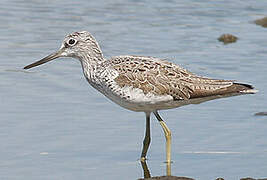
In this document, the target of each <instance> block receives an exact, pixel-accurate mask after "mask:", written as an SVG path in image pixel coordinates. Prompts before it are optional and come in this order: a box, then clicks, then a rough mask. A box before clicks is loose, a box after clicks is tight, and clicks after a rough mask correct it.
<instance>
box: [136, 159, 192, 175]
mask: <svg viewBox="0 0 267 180" xmlns="http://www.w3.org/2000/svg"><path fill="white" fill-rule="evenodd" d="M140 162H141V165H142V169H143V172H144V178H140V179H138V180H149V179H151V180H152V179H157V180H194V179H192V178H188V177H177V176H172V175H171V163H170V162H166V174H167V175H166V176H156V177H151V174H150V171H149V168H148V166H147V163H146V161H140Z"/></svg>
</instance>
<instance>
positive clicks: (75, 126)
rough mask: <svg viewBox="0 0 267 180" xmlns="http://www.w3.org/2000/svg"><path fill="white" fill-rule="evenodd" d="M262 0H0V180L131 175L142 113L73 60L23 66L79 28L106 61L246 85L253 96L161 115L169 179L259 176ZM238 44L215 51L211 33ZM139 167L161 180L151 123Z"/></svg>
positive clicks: (266, 43)
mask: <svg viewBox="0 0 267 180" xmlns="http://www.w3.org/2000/svg"><path fill="white" fill-rule="evenodd" d="M266 12H267V2H266V1H250V0H246V1H243V0H236V1H230V0H224V1H223V0H218V1H207V0H202V1H195V0H180V1H175V0H167V1H163V0H155V1H153V2H152V1H145V0H138V1H134V0H124V1H123V0H114V1H105V0H98V1H87V0H78V1H70V0H66V1H63V0H44V1H43V0H42V1H41V0H34V1H33V0H26V1H22V0H17V1H16V0H1V2H0V22H1V23H0V179H3V180H17V179H18V180H20V179H27V180H36V179H42V180H43V179H44V180H46V179H47V180H50V179H62V180H63V179H64V180H72V179H79V180H83V179H99V180H106V179H110V180H113V179H138V178H142V177H143V172H142V168H141V165H140V163H139V161H138V158H139V156H140V153H141V146H142V140H143V135H144V124H145V121H144V120H145V116H144V114H143V113H136V112H131V111H128V110H125V109H123V108H121V107H119V106H118V105H115V104H114V103H112V102H110V101H109V100H108V99H106V98H105V97H104V96H103V95H101V94H100V93H98V92H97V91H96V90H94V89H93V88H92V87H90V86H89V84H88V83H87V82H86V81H85V79H84V77H83V75H82V72H81V67H80V64H79V62H78V61H77V60H74V59H67V58H60V59H57V60H55V61H53V62H51V63H48V64H45V65H42V66H39V67H36V68H34V69H31V70H27V71H26V70H22V68H23V67H24V66H25V65H27V64H29V63H32V62H34V61H36V60H39V59H40V58H42V57H44V56H46V55H48V54H49V53H51V52H54V51H55V50H57V48H59V47H60V44H61V41H62V39H63V38H64V36H65V35H66V34H68V33H71V32H73V31H80V30H87V31H90V32H91V33H92V34H93V35H94V36H95V37H96V39H97V40H98V42H99V44H100V46H101V47H102V51H103V53H104V55H105V56H106V57H110V56H115V55H126V54H134V55H149V56H155V57H161V58H167V59H168V60H170V61H171V62H174V63H177V64H180V65H182V66H183V67H185V68H187V69H189V70H190V71H192V72H195V73H197V74H200V75H203V76H209V77H213V78H224V79H235V80H238V81H240V82H246V83H250V84H253V85H254V86H255V87H256V88H257V89H259V93H257V94H255V95H246V96H238V97H231V98H226V99H219V100H214V101H210V102H206V103H203V104H200V105H189V106H184V107H181V108H178V109H172V110H168V111H162V112H161V114H162V117H163V118H164V119H165V120H166V122H167V124H168V126H169V127H170V129H171V130H172V137H173V139H172V159H173V161H174V163H173V164H172V175H175V176H187V177H192V178H195V179H200V180H208V179H215V178H217V177H223V178H225V179H230V180H234V179H238V178H241V177H248V176H250V177H254V178H261V177H267V141H266V138H267V117H266V116H254V114H255V113H257V112H260V111H267V95H266V93H265V92H266V88H267V80H266V79H267V63H266V62H267V29H266V28H263V27H261V26H257V25H255V24H254V23H252V22H253V20H255V19H258V18H262V17H264V16H265V15H266ZM223 33H231V34H233V35H235V36H237V37H238V38H239V40H238V41H237V42H236V43H233V44H228V45H224V44H223V43H221V42H218V40H217V38H218V37H219V36H220V35H221V34H223ZM151 126H152V127H151V128H152V144H151V147H150V149H149V152H148V166H149V169H150V172H151V175H152V176H162V175H165V164H164V163H163V162H164V160H165V138H164V135H163V132H162V130H161V128H160V126H159V124H158V122H157V121H156V119H155V118H154V117H153V119H152V125H151Z"/></svg>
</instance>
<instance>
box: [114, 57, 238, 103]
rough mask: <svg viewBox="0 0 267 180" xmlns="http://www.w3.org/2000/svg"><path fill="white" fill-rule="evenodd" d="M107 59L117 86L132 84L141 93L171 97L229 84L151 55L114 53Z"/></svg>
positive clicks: (190, 95)
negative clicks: (200, 75) (199, 74)
mask: <svg viewBox="0 0 267 180" xmlns="http://www.w3.org/2000/svg"><path fill="white" fill-rule="evenodd" d="M110 62H111V64H112V67H113V68H114V69H115V70H116V71H118V73H119V75H118V77H116V79H115V81H116V83H117V84H118V85H119V86H120V87H124V86H132V87H134V88H139V89H142V90H143V92H144V93H145V94H147V93H153V94H155V95H171V96H172V97H173V98H174V99H175V100H187V99H190V98H196V97H203V96H209V95H213V94H214V93H218V91H219V90H220V89H224V88H227V87H230V86H231V85H232V84H233V82H232V81H227V80H214V79H208V78H203V77H199V76H196V75H194V74H193V73H191V72H189V71H187V70H185V69H183V68H181V67H179V66H178V65H175V64H173V63H170V62H167V61H164V60H161V59H157V58H152V57H142V56H117V57H113V58H111V59H110Z"/></svg>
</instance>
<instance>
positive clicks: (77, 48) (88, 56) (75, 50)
mask: <svg viewBox="0 0 267 180" xmlns="http://www.w3.org/2000/svg"><path fill="white" fill-rule="evenodd" d="M59 57H73V58H76V59H79V60H81V61H86V60H88V61H90V60H94V61H101V60H103V55H102V52H101V49H100V47H99V45H98V43H97V41H96V40H95V38H94V37H93V36H92V35H91V34H90V33H89V32H87V31H81V32H74V33H72V34H69V35H67V36H66V37H65V38H64V40H63V42H62V45H61V47H60V48H59V50H58V51H56V52H54V53H52V54H50V55H48V56H46V57H44V58H43V59H41V60H39V61H37V62H34V63H32V64H30V65H28V66H25V67H24V69H30V68H32V67H35V66H39V65H41V64H44V63H46V62H49V61H51V60H53V59H56V58H59Z"/></svg>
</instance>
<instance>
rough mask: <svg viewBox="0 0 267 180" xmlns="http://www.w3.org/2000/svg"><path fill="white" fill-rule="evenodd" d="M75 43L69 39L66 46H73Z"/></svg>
mask: <svg viewBox="0 0 267 180" xmlns="http://www.w3.org/2000/svg"><path fill="white" fill-rule="evenodd" d="M75 43H76V40H75V39H69V41H68V44H69V45H71V46H73V45H74V44H75Z"/></svg>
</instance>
